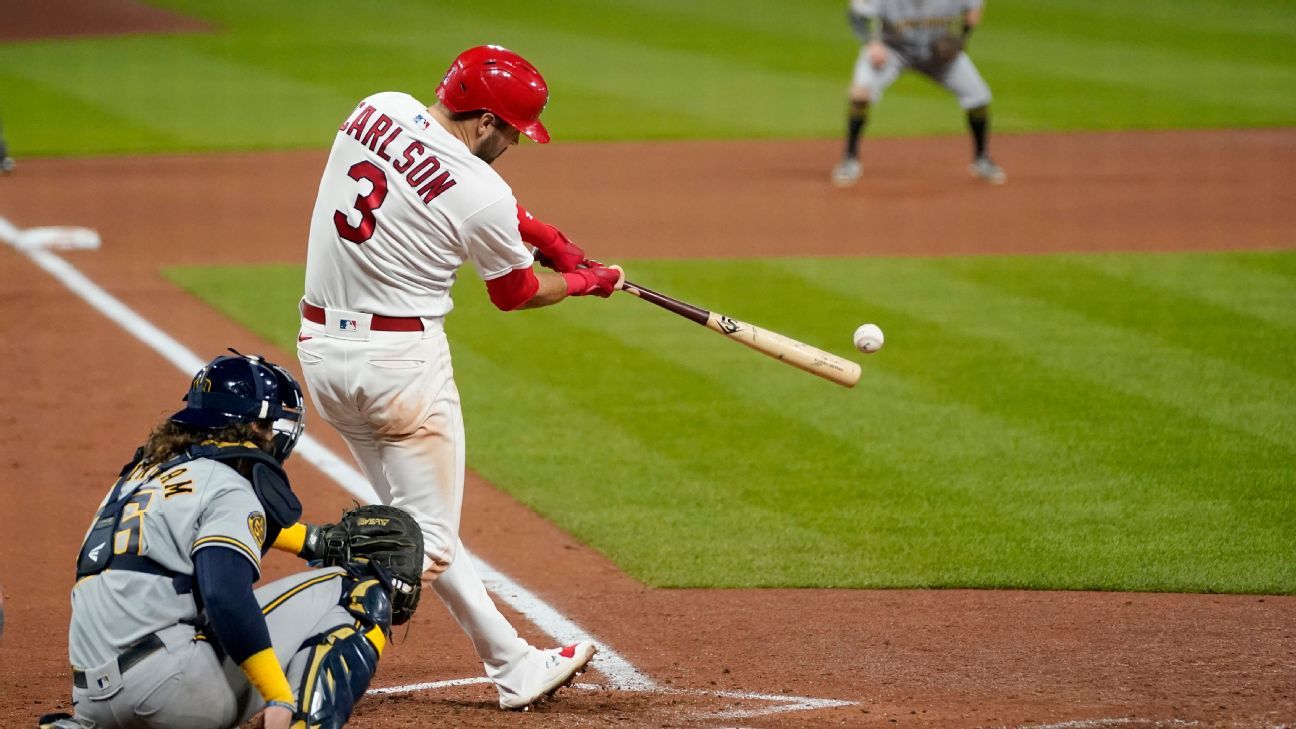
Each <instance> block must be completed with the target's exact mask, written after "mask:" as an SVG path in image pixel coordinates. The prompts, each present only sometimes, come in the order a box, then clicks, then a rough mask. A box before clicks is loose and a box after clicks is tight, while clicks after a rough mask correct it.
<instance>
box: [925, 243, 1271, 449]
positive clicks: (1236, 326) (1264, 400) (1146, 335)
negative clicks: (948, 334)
mask: <svg viewBox="0 0 1296 729" xmlns="http://www.w3.org/2000/svg"><path fill="white" fill-rule="evenodd" d="M1145 263H1146V264H1148V265H1153V266H1154V265H1155V259H1154V258H1148V259H1145ZM1199 265H1201V266H1204V267H1210V266H1211V259H1210V258H1209V257H1202V258H1201V259H1200V261H1199ZM946 266H947V267H948V268H949V269H950V270H951V271H952V272H953V273H954V274H955V275H956V276H957V277H958V279H959V280H960V281H964V282H970V283H972V284H973V285H974V286H976V287H981V288H980V290H978V289H977V288H968V289H967V290H964V289H963V287H960V286H959V284H958V283H956V282H954V281H946V282H941V283H938V284H937V285H942V286H943V287H944V290H946V291H947V292H948V293H950V294H951V295H953V296H955V297H958V298H963V297H964V296H966V297H967V299H966V300H977V301H978V307H977V308H976V309H963V308H960V309H959V311H960V312H965V313H966V314H967V315H968V318H967V321H966V322H964V324H963V325H964V326H965V327H967V330H968V331H977V334H978V336H981V337H984V338H988V339H992V340H995V341H1001V342H1004V343H1005V344H1007V345H1008V346H1017V347H1019V348H1020V347H1022V346H1023V345H1024V346H1025V347H1028V348H1029V349H1028V350H1027V351H1026V352H1024V353H1026V354H1029V355H1030V356H1033V357H1035V358H1036V359H1037V360H1038V361H1040V362H1041V363H1043V364H1045V365H1047V366H1049V367H1051V368H1055V369H1061V370H1065V371H1068V372H1070V373H1073V374H1077V375H1080V376H1082V377H1086V378H1090V379H1093V380H1094V381H1096V382H1099V383H1101V384H1103V385H1105V386H1107V387H1110V388H1112V389H1114V390H1117V391H1120V392H1125V393H1127V394H1130V395H1137V396H1139V397H1144V398H1149V399H1152V400H1155V401H1156V402H1157V403H1159V404H1160V405H1161V406H1164V407H1167V408H1172V409H1175V410H1178V411H1180V412H1182V413H1183V414H1184V416H1185V417H1192V418H1204V419H1206V420H1209V421H1210V423H1211V424H1213V425H1215V426H1221V427H1225V428H1230V429H1234V430H1238V431H1242V432H1246V433H1249V434H1251V435H1253V436H1255V437H1260V438H1264V439H1267V440H1269V441H1270V442H1271V443H1272V444H1273V445H1274V446H1275V447H1277V448H1281V449H1283V450H1284V451H1286V452H1288V453H1289V454H1291V455H1293V456H1296V443H1293V442H1292V440H1291V439H1290V433H1284V432H1283V431H1284V430H1286V429H1287V428H1286V427H1285V426H1290V424H1291V423H1292V422H1296V381H1293V374H1296V373H1294V372H1293V368H1292V362H1293V361H1294V360H1296V346H1294V345H1293V344H1291V341H1292V340H1291V339H1290V337H1289V336H1287V334H1286V331H1285V330H1283V329H1281V328H1277V327H1271V326H1268V325H1266V324H1264V323H1263V322H1258V321H1256V320H1254V319H1250V318H1244V317H1238V316H1236V315H1234V314H1233V313H1232V312H1229V311H1227V310H1224V309H1221V308H1219V307H1215V306H1212V305H1210V304H1208V303H1205V302H1202V301H1200V300H1197V299H1192V298H1188V297H1185V296H1177V295H1173V294H1168V293H1164V292H1159V291H1156V290H1154V289H1149V288H1144V287H1141V286H1137V285H1133V284H1131V283H1130V282H1128V281H1121V280H1119V279H1115V278H1112V277H1108V276H1105V275H1103V274H1101V273H1098V272H1094V271H1088V270H1085V269H1082V268H1078V267H1076V266H1075V265H1074V264H1072V263H1069V262H1068V261H1067V260H1065V259H1058V258H1049V259H1024V258H1023V259H1015V260H1014V259H1000V260H998V261H996V265H995V266H994V267H993V268H991V267H987V266H985V265H984V264H983V263H982V262H980V261H977V260H976V259H963V260H959V261H949V262H947V263H946ZM1000 294H1001V295H1000ZM981 307H984V308H981ZM1021 311H1029V312H1030V316H1029V318H1028V319H1021V318H1020V317H1018V316H1017V312H1021ZM1008 325H1011V326H1013V327H1015V331H1013V332H1011V333H1007V332H1005V331H1004V327H1005V326H1008Z"/></svg>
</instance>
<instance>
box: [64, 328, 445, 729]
mask: <svg viewBox="0 0 1296 729" xmlns="http://www.w3.org/2000/svg"><path fill="white" fill-rule="evenodd" d="M185 401H186V406H185V408H184V409H183V410H180V411H179V412H177V413H175V414H174V415H172V416H171V417H170V418H168V419H167V420H165V421H163V422H162V423H160V424H159V425H158V426H157V427H156V428H155V429H154V430H153V432H152V434H151V435H150V436H149V438H148V441H147V442H146V443H145V444H144V446H143V447H141V448H140V449H139V450H137V451H136V454H135V457H134V459H132V460H131V462H130V463H128V464H127V465H126V466H125V467H124V468H123V469H122V471H121V474H120V476H119V477H118V479H117V481H116V483H114V484H113V486H112V489H111V490H110V492H109V494H108V496H107V498H106V499H104V501H103V503H102V505H101V506H100V507H99V510H98V512H97V513H96V514H95V517H94V521H93V522H92V524H91V526H90V529H89V531H88V532H87V535H86V538H85V542H84V544H83V546H82V548H81V552H80V556H79V558H78V561H77V574H76V577H77V581H76V584H75V586H74V587H73V588H72V625H71V628H70V630H69V633H68V644H69V646H68V647H69V654H70V657H71V662H72V686H73V688H72V704H73V707H74V708H75V711H76V715H75V716H72V715H68V714H50V715H46V716H44V717H41V719H40V726H41V727H42V729H86V728H89V727H95V728H96V729H114V728H117V727H120V728H121V729H129V728H132V727H149V728H150V729H172V728H173V729H229V728H231V727H237V726H239V725H240V724H242V723H243V722H245V721H247V720H248V719H250V718H252V717H253V716H255V715H257V714H258V713H259V714H260V716H259V717H258V719H257V722H256V723H258V724H259V725H261V726H264V727H266V728H267V729H287V728H289V727H292V728H293V729H316V728H321V729H323V728H327V729H336V728H338V727H342V726H344V725H345V724H346V722H347V720H348V719H349V718H350V716H351V710H352V708H353V707H354V706H355V702H356V701H357V700H358V699H359V698H360V696H361V695H363V694H364V692H365V690H366V689H367V688H368V686H369V681H370V679H371V678H372V677H373V674H374V671H375V669H376V668H377V665H378V659H379V657H380V656H381V655H382V651H383V647H384V646H385V645H386V642H387V639H388V636H389V635H390V631H391V626H392V625H399V624H401V623H404V622H406V621H407V620H409V619H410V617H411V616H412V615H413V613H414V609H415V608H416V607H417V606H418V599H419V590H420V582H419V573H420V572H421V570H422V560H423V544H422V536H421V531H420V530H419V528H418V525H417V524H416V523H414V521H413V520H412V519H411V518H410V517H409V516H408V515H407V514H406V513H405V512H404V511H402V510H400V509H397V508H394V507H388V506H376V507H359V508H358V509H355V510H352V511H349V512H347V513H346V514H344V515H343V518H342V520H341V521H340V522H339V523H338V524H336V525H326V526H323V527H314V526H308V525H305V524H301V523H298V518H299V517H300V515H301V503H300V502H299V501H298V500H297V497H296V496H295V495H294V494H293V492H292V489H291V487H290V486H289V485H288V478H287V476H286V474H285V473H284V469H283V462H284V460H285V459H287V458H288V456H289V454H291V453H292V450H293V446H294V445H296V443H297V439H298V438H299V437H300V436H301V433H302V429H303V425H304V417H305V407H304V403H303V400H302V392H301V388H300V387H299V386H298V384H297V382H296V381H295V380H294V379H293V377H292V376H291V375H290V374H289V373H288V372H287V371H286V370H284V369H283V368H281V367H279V366H278V365H275V364H272V363H270V362H267V361H265V360H264V359H262V358H260V357H255V356H244V355H241V354H238V353H237V352H236V353H235V354H234V356H221V357H217V358H216V359H214V360H212V361H211V362H210V363H208V364H207V365H206V366H205V367H203V369H202V370H201V371H199V372H198V374H197V375H196V376H195V377H194V378H193V381H192V383H191V385H190V388H189V391H188V393H187V394H186V396H185ZM272 545H273V546H275V547H277V548H280V549H283V550H286V551H290V552H293V553H296V554H299V555H301V556H303V557H306V558H307V559H317V560H320V561H322V563H323V564H324V565H326V566H325V567H324V568H322V569H315V570H310V571H306V572H302V573H299V574H295V575H292V576H290V577H285V578H283V579H281V580H277V581H275V582H273V583H270V584H268V585H266V586H264V587H262V588H260V589H258V590H255V591H254V590H253V588H252V585H253V583H254V582H255V581H256V580H257V579H258V577H259V576H260V565H261V557H262V555H263V554H264V553H265V552H266V551H267V550H268V548H269V547H270V546H272Z"/></svg>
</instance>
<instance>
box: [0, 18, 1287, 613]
mask: <svg viewBox="0 0 1296 729" xmlns="http://www.w3.org/2000/svg"><path fill="white" fill-rule="evenodd" d="M156 4H158V5H160V6H164V7H167V8H171V9H175V10H178V11H181V12H183V13H187V14H190V15H193V16H196V17H199V18H203V19H205V20H207V21H209V22H211V23H212V24H213V25H214V26H215V27H216V28H217V30H216V31H215V32H212V33H202V34H177V35H167V36H151V37H146V36H127V37H117V38H97V39H79V40H48V41H34V42H23V43H8V44H0V118H2V119H3V121H4V125H5V131H6V134H7V136H8V137H9V141H10V143H11V147H12V149H13V151H14V153H15V154H16V155H17V156H19V157H20V158H22V157H28V156H39V155H78V154H101V153H135V152H166V151H176V150H212V151H219V150H231V149H261V148H314V149H323V148H324V147H325V146H327V144H328V143H329V141H330V140H331V138H332V133H333V129H334V128H335V125H336V123H337V122H338V121H339V120H340V119H341V118H343V117H344V116H345V115H346V114H347V113H348V112H349V111H350V109H351V108H352V107H353V105H354V103H355V102H356V100H358V99H359V98H361V97H363V96H365V95H367V94H369V93H372V92H374V91H378V90H387V89H400V90H406V91H410V92H412V93H414V94H415V95H416V96H419V97H421V98H423V99H425V100H430V99H432V98H433V89H434V88H435V86H436V83H437V81H438V80H439V78H440V75H441V74H442V73H443V71H444V69H445V68H446V66H447V65H448V63H449V61H450V59H451V58H452V57H453V55H454V54H455V53H456V52H458V51H459V50H461V49H462V48H465V47H467V46H469V45H476V44H478V43H484V42H497V43H502V44H504V45H508V46H512V47H514V48H516V49H518V50H520V51H522V52H524V53H525V54H526V55H527V56H529V57H530V58H531V59H532V60H534V61H535V62H536V63H537V65H539V66H540V67H541V68H542V69H543V70H544V71H545V74H546V76H547V77H548V79H549V81H550V85H551V88H552V90H553V95H552V101H551V103H550V107H549V109H548V111H547V112H546V115H545V120H546V122H547V124H548V125H549V127H550V129H551V130H552V131H553V132H554V135H555V138H556V139H558V140H559V141H560V142H561V141H562V140H603V139H613V140H621V139H644V138H649V139H677V138H726V139H728V138H771V137H821V138H830V137H836V136H837V135H838V134H839V132H840V129H841V127H842V123H843V119H842V112H843V108H842V107H843V96H844V91H845V85H846V82H847V80H848V78H849V74H850V69H851V66H852V63H853V60H854V57H855V54H856V52H857V45H856V43H855V41H854V39H853V37H852V36H851V34H850V31H849V29H848V27H847V24H846V22H845V17H844V10H845V6H846V3H845V1H844V0H763V1H762V2H760V3H751V2H740V1H739V0H705V1H702V2H699V1H698V0H549V1H548V2H545V3H543V4H536V3H534V2H524V1H523V0H493V1H492V2H488V3H475V4H473V3H451V2H428V1H424V0H385V1H384V2H371V3H355V2H343V1H341V0H311V1H310V2H307V0H284V1H282V2H262V1H261V0H157V2H156ZM1292 48H1296V4H1294V3H1292V2H1291V1H1290V0H1137V1H1134V2H1131V1H1130V0H1048V1H1047V2H1039V1H1038V0H990V1H989V3H988V9H987V19H986V23H985V26H984V27H983V28H982V29H980V30H978V31H977V33H976V35H975V36H974V39H973V46H972V55H973V57H974V58H975V59H976V60H977V62H978V64H979V66H980V67H981V70H982V72H983V73H984V75H985V76H986V78H987V80H988V81H989V82H990V84H991V86H992V88H993V89H994V91H995V94H996V102H995V121H994V125H995V129H996V131H998V132H1028V131H1029V132H1042V131H1043V132H1047V131H1051V130H1108V129H1143V128H1194V127H1221V128H1233V127H1256V126H1290V125H1293V124H1296V54H1293V52H1292V50H1291V49H1292ZM962 128H963V119H962V117H961V115H960V114H959V113H958V111H957V108H956V105H955V103H954V101H953V100H952V99H950V98H949V97H948V96H947V95H946V94H945V93H944V92H943V91H942V90H940V89H938V88H936V87H934V86H932V85H930V84H928V83H926V82H925V81H923V80H921V79H914V78H906V79H903V80H902V81H901V82H900V83H899V84H898V85H897V86H896V87H895V88H894V89H892V91H891V92H889V95H888V97H887V100H886V101H885V102H884V104H882V105H880V106H879V107H878V109H877V110H875V112H874V114H873V116H872V122H871V127H870V132H869V133H870V134H871V135H897V134H943V133H960V132H961V130H962ZM20 177H21V176H20V175H19V176H18V177H16V178H15V179H19V178H20ZM1294 243H1296V242H1294ZM299 263H300V262H299V261H294V262H292V265H286V266H282V267H273V268H250V269H249V268H239V269H221V268H213V269H186V270H177V271H172V272H170V275H172V276H173V278H174V280H175V281H176V282H177V283H179V284H180V285H182V286H184V287H186V288H188V289H189V290H191V291H193V292H194V293H196V294H197V295H199V296H202V297H203V298H205V299H207V300H209V301H211V302H212V303H213V304H214V305H216V306H218V307H220V308H221V309H222V310H224V311H227V312H229V313H230V315H231V316H233V317H235V318H237V319H238V320H240V321H242V322H243V323H245V324H246V325H247V326H249V327H251V328H252V329H254V330H256V331H258V332H259V333H261V334H263V335H265V336H267V337H269V338H271V339H272V340H274V341H275V342H277V343H279V344H280V345H281V346H282V347H283V348H284V349H285V350H289V351H291V350H292V348H293V344H294V342H293V334H294V331H295V321H296V320H295V317H294V314H293V313H294V305H295V301H296V297H297V296H298V295H299V293H300V291H301V276H302V273H301V269H300V267H299V265H298V264H299ZM632 265H633V266H634V270H635V272H636V275H637V276H641V277H642V280H645V281H650V282H652V283H653V284H656V285H658V286H660V287H661V288H662V289H664V290H666V291H670V292H672V293H675V294H677V295H679V296H682V297H684V298H688V299H692V300H695V301H697V302H699V303H703V304H706V305H710V306H713V307H715V308H716V309H718V310H721V311H725V312H726V313H729V314H731V315H733V316H737V317H739V318H742V319H746V320H749V321H753V322H756V323H759V324H761V325H763V326H767V327H769V328H771V329H774V330H776V331H783V332H786V333H787V334H789V335H792V336H795V337H798V338H801V339H805V340H807V341H809V342H811V343H814V344H817V345H820V346H822V347H825V348H828V349H831V350H835V351H838V352H841V353H848V352H850V351H851V345H850V342H849V335H850V332H851V331H852V330H853V328H854V327H855V326H856V325H857V324H859V323H861V322H862V321H866V320H872V321H876V322H878V323H879V324H881V325H882V326H883V327H884V328H885V329H886V330H887V332H888V334H889V338H888V339H889V341H888V346H887V348H886V349H885V350H883V351H882V352H881V353H880V354H878V355H875V356H873V357H871V358H868V359H867V360H866V361H865V362H864V364H865V368H864V379H863V381H862V382H861V383H860V385H859V386H858V387H857V388H856V389H855V390H854V391H846V390H843V389H840V388H838V387H836V386H833V385H831V384H828V383H826V382H823V381H820V380H818V379H815V378H813V377H810V376H808V375H805V374H802V373H799V372H796V371H794V370H792V369H790V368H787V367H784V366H782V365H779V364H777V363H775V362H773V361H769V360H766V359H764V358H762V357H760V356H759V355H757V354H755V353H753V352H750V351H748V350H746V349H744V348H741V347H736V346H734V345H732V344H730V343H726V342H724V341H722V340H721V339H720V338H719V337H717V336H715V335H713V334H711V333H709V332H706V331H705V330H702V329H701V328H698V327H691V326H690V325H688V324H686V323H683V322H681V321H680V320H677V319H675V318H674V317H671V316H669V315H667V314H665V313H664V312H661V311H659V310H657V309H655V308H652V307H649V306H645V305H643V304H642V303H640V302H636V301H634V300H630V299H628V298H625V297H618V298H616V299H614V300H613V301H611V302H593V301H577V302H571V303H569V304H566V305H564V306H561V307H556V308H555V309H553V310H545V311H536V312H525V313H518V314H509V315H504V314H500V313H497V312H496V311H495V310H494V309H493V308H492V307H490V306H489V304H488V303H487V302H486V301H485V298H484V295H483V292H482V289H481V287H480V286H479V285H476V283H475V281H473V278H474V277H473V276H471V275H468V276H465V279H467V281H468V283H466V284H465V285H461V286H459V287H458V288H457V292H456V300H457V301H458V303H459V308H458V309H457V310H456V312H455V313H454V315H453V316H452V317H451V318H450V324H449V327H450V330H451V335H452V342H453V344H454V347H455V362H456V371H457V373H458V379H459V382H460V386H461V389H462V391H463V396H464V402H465V409H466V413H467V417H468V428H469V433H470V440H469V459H470V463H471V466H472V467H473V468H475V469H477V470H478V471H479V472H481V473H482V474H483V475H485V476H486V477H488V478H490V479H492V480H493V481H495V482H496V483H498V484H500V485H501V486H503V487H504V488H506V489H508V490H509V491H510V492H511V493H513V494H514V495H516V497H517V498H519V499H520V500H522V501H523V502H525V503H527V504H529V505H531V506H532V507H534V508H535V509H536V510H537V511H539V512H540V513H541V514H543V515H544V516H545V517H547V518H549V519H551V520H553V521H554V522H555V523H556V524H558V525H559V526H560V527H562V528H563V529H566V530H568V531H570V532H571V533H572V534H574V535H575V536H576V537H578V538H580V539H582V540H585V541H587V542H588V543H590V544H591V545H593V546H594V547H596V548H598V549H599V550H601V551H602V552H604V553H605V554H607V555H608V556H609V557H611V558H612V559H614V560H615V561H616V562H617V564H618V565H620V566H621V567H622V568H624V569H625V570H627V571H628V572H629V573H630V574H632V575H633V576H635V577H637V578H639V579H642V580H644V581H646V582H648V583H650V584H654V585H663V586H833V587H866V586H976V587H1028V588H1099V589H1122V590H1189V591H1229V592H1234V591H1236V592H1264V593H1296V560H1294V559H1293V555H1296V495H1294V494H1296V344H1294V342H1296V252H1283V253H1255V254H1227V255H1224V254H1220V255H1182V256H1175V255H1165V256H1048V257H1012V258H1003V257H983V258H947V259H882V260H876V259H837V260H829V259H780V260H778V261H762V260H752V261H710V262H706V261H703V262H698V261H690V262H688V263H683V262H670V261H641V262H632ZM861 281H867V282H868V285H867V286H862V285H861V284H860V282H861ZM765 290H776V291H779V292H780V293H779V296H778V297H777V298H771V297H766V298H762V297H759V296H755V295H753V294H752V292H754V291H765ZM267 312H278V313H279V314H278V315H277V317H275V318H272V319H269V320H268V319H267V318H266V313H267ZM574 342H578V343H579V345H578V346H574V345H573V343H574ZM501 413H508V415H507V416H505V415H501ZM519 424H521V425H519ZM313 427H315V428H320V427H325V426H323V424H322V423H320V422H319V421H318V420H315V421H314V425H313Z"/></svg>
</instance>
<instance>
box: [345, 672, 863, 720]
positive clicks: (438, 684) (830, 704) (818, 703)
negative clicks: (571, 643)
mask: <svg viewBox="0 0 1296 729" xmlns="http://www.w3.org/2000/svg"><path fill="white" fill-rule="evenodd" d="M489 682H490V679H488V678H486V677H485V676H482V677H480V678H456V679H451V680H449V681H432V682H429V683H412V684H408V685H405V686H386V687H383V688H371V689H369V691H368V692H367V693H370V694H385V695H389V696H391V695H399V694H410V693H415V692H418V691H436V690H438V689H445V688H454V687H456V686H471V685H474V684H479V683H489ZM568 688H569V689H576V690H578V691H609V690H611V691H629V690H632V689H626V688H623V687H621V686H604V685H602V684H596V683H575V684H572V685H571V686H569V687H568ZM640 690H641V691H644V692H646V693H656V694H670V695H673V696H711V697H716V698H722V699H738V700H741V701H764V702H768V703H771V704H774V706H766V707H758V708H751V709H725V710H723V711H716V712H712V713H710V714H705V715H703V718H711V719H751V718H755V717H760V716H769V715H770V714H782V713H786V712H790V711H812V710H815V709H835V708H838V707H842V706H851V705H853V704H855V703H856V702H854V701H841V700H838V699H816V698H811V697H809V696H784V695H781V694H761V693H754V692H751V691H709V690H706V689H679V688H664V687H660V686H656V687H651V688H645V689H640Z"/></svg>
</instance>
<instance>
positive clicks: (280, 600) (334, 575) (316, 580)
mask: <svg viewBox="0 0 1296 729" xmlns="http://www.w3.org/2000/svg"><path fill="white" fill-rule="evenodd" d="M341 576H342V573H341V572H330V573H328V574H325V575H320V576H319V577H312V578H310V579H309V580H306V581H305V582H303V583H301V584H300V585H297V586H296V587H294V588H292V589H291V590H288V591H287V592H285V593H284V594H282V595H280V596H279V597H276V598H275V599H273V600H271V601H270V602H268V603H266V605H265V607H263V608H261V614H262V615H269V614H270V611H271V610H274V609H275V608H277V607H279V606H280V605H282V604H284V602H285V601H286V600H288V598H290V597H292V596H293V595H296V594H297V593H299V592H301V591H302V590H305V589H307V588H310V587H314V586H315V585H318V584H320V583H321V582H328V581H329V580H335V579H338V578H339V577H341Z"/></svg>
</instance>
